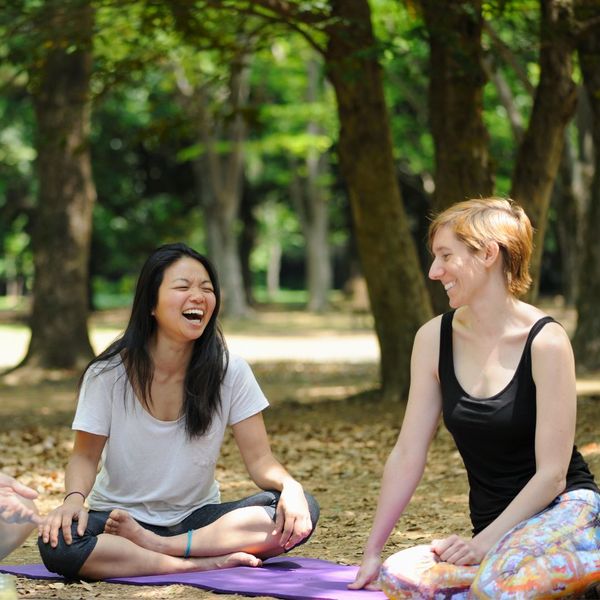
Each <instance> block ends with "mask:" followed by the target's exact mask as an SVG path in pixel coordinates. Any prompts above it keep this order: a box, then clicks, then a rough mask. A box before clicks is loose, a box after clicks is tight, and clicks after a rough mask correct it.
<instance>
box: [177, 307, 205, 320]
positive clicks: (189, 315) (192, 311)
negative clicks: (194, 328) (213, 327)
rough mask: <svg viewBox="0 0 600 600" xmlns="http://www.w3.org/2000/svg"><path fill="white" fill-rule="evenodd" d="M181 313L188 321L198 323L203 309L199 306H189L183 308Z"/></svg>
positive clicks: (202, 315)
mask: <svg viewBox="0 0 600 600" xmlns="http://www.w3.org/2000/svg"><path fill="white" fill-rule="evenodd" d="M182 314H183V316H184V317H185V318H186V319H187V320H188V321H194V322H195V323H199V322H200V321H202V319H203V317H204V311H203V310H201V309H199V308H189V309H188V310H184V311H183V313H182Z"/></svg>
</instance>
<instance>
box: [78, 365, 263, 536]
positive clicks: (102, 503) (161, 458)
mask: <svg viewBox="0 0 600 600" xmlns="http://www.w3.org/2000/svg"><path fill="white" fill-rule="evenodd" d="M114 362H115V363H116V364H117V366H116V367H114V368H108V369H105V367H106V366H107V363H106V362H101V363H96V364H95V365H93V366H92V367H91V368H90V369H89V370H88V372H87V373H86V376H85V379H84V381H83V385H82V388H81V392H80V394H79V402H78V405H77V411H76V413H75V420H74V421H73V429H74V430H79V431H86V432H88V433H93V434H96V435H103V436H107V437H108V439H107V440H106V445H105V447H104V451H103V453H102V460H101V470H100V472H99V474H98V476H97V477H96V483H95V484H94V488H93V490H92V492H91V494H90V496H89V498H88V504H89V506H90V508H91V509H93V510H112V509H113V508H122V509H125V510H127V511H128V512H129V513H130V514H131V515H132V516H133V517H134V518H135V519H137V520H139V521H142V522H144V523H149V524H152V525H163V526H169V525H175V524H177V523H180V522H181V521H182V520H183V519H185V518H186V517H187V516H188V515H190V514H191V513H192V512H194V510H196V509H197V508H200V507H201V506H204V505H205V504H214V503H217V502H219V501H220V493H219V484H218V483H217V481H216V480H215V466H216V463H217V460H218V458H219V452H220V449H221V443H222V441H223V435H224V433H225V428H226V427H227V425H235V424H236V423H239V422H240V421H243V420H244V419H247V418H248V417H251V416H252V415H255V414H256V413H259V412H260V411H262V410H264V409H265V408H266V407H267V406H268V405H269V403H268V401H267V399H266V398H265V396H264V394H263V393H262V391H261V389H260V387H259V385H258V383H257V381H256V379H255V378H254V375H253V373H252V371H251V369H250V367H249V366H248V364H247V363H246V362H245V361H244V360H243V359H242V358H240V357H238V356H235V355H230V357H229V366H228V368H227V373H226V375H225V378H224V380H223V383H222V384H221V410H220V411H217V412H216V414H215V415H214V417H213V421H212V424H211V426H210V428H209V430H208V431H207V432H206V433H205V434H204V435H203V436H201V437H199V438H194V439H192V440H190V439H189V438H188V437H187V435H186V432H185V422H184V419H183V418H180V419H178V420H177V421H159V420H158V419H155V418H154V417H153V416H152V415H150V414H149V413H148V412H147V411H146V410H145V409H144V408H143V406H142V404H141V403H140V402H139V400H137V398H135V396H134V393H133V388H132V387H131V385H130V383H129V380H128V378H127V375H126V373H125V367H124V366H123V364H122V362H121V360H120V359H118V358H117V359H114ZM103 369H104V370H103ZM125 394H126V395H125Z"/></svg>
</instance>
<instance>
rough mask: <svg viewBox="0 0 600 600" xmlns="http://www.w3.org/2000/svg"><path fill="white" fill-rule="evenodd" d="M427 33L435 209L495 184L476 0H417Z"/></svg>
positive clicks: (435, 291) (439, 301)
mask: <svg viewBox="0 0 600 600" xmlns="http://www.w3.org/2000/svg"><path fill="white" fill-rule="evenodd" d="M421 6H422V9H423V15H424V18H425V24H426V26H427V31H428V34H429V46H430V54H429V121H430V123H431V133H432V136H433V140H434V144H435V192H434V194H433V209H434V212H436V213H437V212H441V211H442V210H444V209H445V208H447V207H448V206H450V205H451V204H454V203H455V202H459V201H461V200H466V199H468V198H480V197H485V196H489V195H490V194H491V193H492V191H493V189H494V177H493V169H492V165H491V161H490V156H489V149H488V144H489V136H488V132H487V130H486V127H485V124H484V122H483V87H484V85H485V82H486V74H485V70H484V65H483V49H482V45H481V34H482V27H483V17H482V13H481V0H450V1H449V2H446V3H445V6H444V9H443V10H440V3H439V0H422V2H421ZM429 288H430V291H431V297H432V302H433V305H434V309H435V311H436V312H442V311H443V310H447V307H448V299H447V297H446V294H445V293H444V291H443V289H442V287H441V286H440V285H439V282H429Z"/></svg>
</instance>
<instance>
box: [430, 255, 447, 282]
mask: <svg viewBox="0 0 600 600" xmlns="http://www.w3.org/2000/svg"><path fill="white" fill-rule="evenodd" d="M443 273H444V269H443V268H442V266H441V265H440V264H439V263H438V260H437V258H434V259H433V262H432V263H431V267H429V279H433V280H434V281H435V280H436V279H440V278H441V277H442V275H443Z"/></svg>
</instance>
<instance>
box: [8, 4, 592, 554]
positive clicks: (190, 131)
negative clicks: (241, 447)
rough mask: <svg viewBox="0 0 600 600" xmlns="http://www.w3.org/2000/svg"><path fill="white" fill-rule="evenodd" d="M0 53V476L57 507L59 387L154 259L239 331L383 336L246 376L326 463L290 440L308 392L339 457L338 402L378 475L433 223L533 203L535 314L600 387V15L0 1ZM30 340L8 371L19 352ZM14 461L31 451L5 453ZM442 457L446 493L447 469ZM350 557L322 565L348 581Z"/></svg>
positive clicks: (430, 294)
mask: <svg viewBox="0 0 600 600" xmlns="http://www.w3.org/2000/svg"><path fill="white" fill-rule="evenodd" d="M0 56H1V58H2V60H1V62H0V249H1V250H0V317H1V320H2V323H0V336H2V338H3V341H2V345H3V347H4V348H3V352H5V351H6V350H5V349H6V348H8V353H9V354H10V353H11V352H12V353H14V361H12V362H11V361H10V360H9V361H8V362H7V363H6V365H4V366H10V367H11V369H9V372H8V373H7V374H6V375H5V376H4V378H3V383H2V384H1V386H0V395H2V396H3V398H4V400H5V402H4V406H3V409H2V414H3V415H5V416H6V417H9V418H10V419H12V421H11V422H10V424H11V426H10V427H9V426H8V423H9V422H8V421H7V424H6V425H7V426H6V427H4V428H3V430H4V431H5V437H3V438H2V441H3V447H2V455H0V462H2V464H1V465H0V468H9V470H12V472H14V473H15V474H17V475H21V474H23V473H27V472H28V470H29V471H31V469H32V465H35V469H34V471H35V476H36V477H37V479H36V480H35V481H34V483H39V484H40V485H42V487H43V488H44V489H46V490H47V491H48V493H50V494H51V495H52V494H59V493H60V492H59V490H58V484H57V478H58V480H60V475H56V473H58V472H59V470H60V467H59V466H58V463H59V462H60V460H63V459H64V458H65V455H64V452H65V451H66V450H65V448H67V447H68V443H69V442H68V441H64V440H66V439H67V437H68V428H67V426H68V415H69V414H70V411H71V410H72V402H71V400H72V398H71V396H68V397H69V398H70V400H69V401H68V402H67V401H66V400H65V394H66V392H65V390H66V389H67V387H65V386H70V388H72V389H74V388H73V385H74V379H73V378H74V377H75V373H77V372H78V370H79V369H80V368H81V366H82V365H83V364H85V363H86V362H87V361H88V360H89V359H90V357H91V356H92V354H93V352H94V350H97V349H98V348H97V347H96V348H93V343H92V342H93V340H92V337H91V335H90V334H91V331H92V329H91V327H90V323H91V324H92V325H94V326H97V325H98V324H99V323H103V322H104V323H106V322H108V321H111V320H112V321H116V325H115V326H116V327H120V326H122V324H123V322H124V319H126V311H127V308H128V306H129V303H130V300H131V296H132V290H133V286H134V284H135V277H136V274H137V273H138V271H139V268H140V266H141V263H142V262H143V260H144V258H145V257H146V256H147V254H148V253H149V252H150V251H151V250H152V249H153V248H154V247H156V246H157V245H159V244H161V243H165V242H170V241H179V240H182V241H185V242H187V243H188V244H190V245H191V246H193V247H195V248H196V249H198V250H200V251H202V252H206V253H207V254H208V255H209V256H210V257H211V258H212V259H213V260H214V262H215V263H216V265H217V267H218V270H219V273H220V275H221V284H222V287H223V292H224V317H225V325H226V333H227V334H229V333H236V332H240V331H241V332H244V331H246V332H249V333H254V334H256V335H261V334H264V333H265V330H266V329H269V328H273V331H274V334H275V335H279V336H282V335H285V334H286V333H288V334H289V333H290V332H292V333H297V334H298V336H306V335H307V334H308V335H309V336H310V332H311V331H313V332H314V331H317V330H320V331H327V333H328V335H329V336H330V337H333V338H338V341H339V340H342V342H343V341H344V340H346V339H347V338H345V337H344V336H346V335H348V334H349V333H361V332H362V333H365V334H370V335H372V336H373V338H374V340H375V343H376V346H377V351H376V353H375V355H374V356H375V357H374V358H373V357H371V359H370V360H371V362H369V363H368V364H361V365H358V366H356V365H355V366H353V367H352V368H351V369H347V368H344V367H343V365H340V364H339V363H340V361H343V360H344V356H345V354H344V353H341V354H340V355H339V356H338V357H337V361H336V358H335V357H330V358H329V362H330V364H328V365H326V364H323V363H321V364H320V366H319V367H318V368H317V367H314V366H307V365H308V363H302V364H301V367H299V366H298V362H297V361H296V362H295V363H294V364H292V363H286V366H285V368H281V365H279V366H277V367H274V368H273V369H270V368H267V367H265V366H264V365H263V367H257V370H258V373H259V376H260V377H259V380H260V382H261V384H263V385H265V386H266V387H267V388H269V390H271V391H272V392H273V394H274V395H275V400H277V399H280V400H282V401H283V400H286V399H287V400H290V402H291V404H290V405H289V410H290V411H291V412H290V413H288V412H283V413H276V414H279V415H280V416H279V417H275V419H274V424H275V425H274V426H275V428H276V430H278V431H279V432H280V433H283V435H284V438H285V435H287V434H288V433H289V432H290V429H289V428H290V427H292V428H293V427H298V428H300V429H298V431H296V432H295V433H294V430H293V429H292V430H291V433H290V435H296V434H297V435H298V436H299V437H298V439H296V440H295V443H296V444H300V446H298V447H300V448H304V449H305V450H307V451H308V455H309V456H311V452H313V451H316V450H319V451H320V452H321V453H322V454H321V457H322V461H325V460H327V457H331V456H332V454H331V450H330V449H328V448H327V447H326V445H325V444H326V443H325V441H323V440H321V441H316V440H315V439H313V440H312V442H311V438H310V436H309V439H308V440H306V439H301V438H302V433H301V432H304V435H305V437H306V430H305V429H302V427H303V425H302V423H301V422H300V423H298V422H297V421H298V419H299V416H300V415H299V414H297V413H295V412H294V411H308V409H307V407H306V402H305V401H306V399H310V398H311V397H312V398H316V397H318V398H319V402H316V403H315V406H312V409H314V410H317V411H319V410H323V411H325V413H324V414H326V415H327V416H328V418H331V419H333V421H332V423H331V427H332V430H331V431H329V433H328V436H329V443H330V445H331V444H333V447H335V440H336V439H338V438H336V435H338V434H339V436H340V439H343V438H344V435H345V433H344V432H346V433H347V432H348V429H347V427H349V425H348V422H344V418H342V417H341V416H340V415H339V403H340V401H342V402H345V406H346V411H347V414H346V416H345V418H346V419H350V416H349V415H355V416H356V422H355V423H354V425H355V426H356V428H357V429H356V430H354V429H352V431H353V432H354V433H353V434H352V435H355V436H357V438H356V439H360V440H363V442H361V444H362V445H360V444H359V446H360V447H361V448H362V449H363V452H361V453H359V455H356V456H355V458H356V460H357V461H360V460H373V462H372V463H369V465H368V467H367V471H366V472H367V473H370V474H372V473H373V472H374V471H375V470H377V467H374V466H373V465H375V464H376V462H377V461H379V460H381V461H382V460H383V457H384V456H385V453H386V451H387V450H388V449H389V446H385V444H382V448H381V449H379V447H378V448H377V451H375V450H373V452H375V454H376V455H377V456H376V457H375V458H376V459H377V460H375V458H373V456H372V454H370V452H371V451H370V450H369V448H371V449H373V448H374V446H373V443H371V442H368V441H367V437H368V435H369V424H368V422H369V419H368V418H367V417H366V416H365V411H370V415H371V417H373V418H375V416H378V417H382V418H384V419H387V422H388V423H389V418H388V417H389V411H390V410H392V409H390V408H389V407H390V406H395V407H397V408H395V409H394V413H395V414H396V413H398V414H401V407H402V403H403V401H404V400H405V398H406V391H407V387H408V370H409V369H408V366H409V359H410V350H411V347H412V340H413V337H414V333H415V331H416V330H417V328H418V327H419V326H420V325H421V324H422V323H423V322H424V321H426V320H427V319H428V318H430V317H431V316H432V315H433V314H437V313H439V312H442V311H443V310H445V309H446V307H447V303H446V299H445V297H444V295H443V293H442V290H441V288H439V286H438V288H439V289H438V288H435V287H434V286H431V285H430V284H429V283H428V282H427V278H426V273H427V269H428V265H429V261H430V258H429V255H428V252H427V248H426V244H425V238H426V230H427V224H428V220H429V218H430V215H431V214H432V213H435V212H436V211H439V210H441V209H443V208H445V207H446V206H448V205H450V204H452V203H453V202H455V201H457V200H461V199H464V198H468V197H480V196H489V195H499V196H504V197H511V198H513V199H515V200H516V201H517V202H519V203H520V204H522V205H523V206H524V208H525V209H526V211H527V212H528V214H529V215H530V217H531V219H532V221H533V224H534V226H535V228H536V239H535V242H536V250H535V254H534V261H533V275H534V282H535V284H534V288H533V290H532V291H531V293H530V296H529V300H530V301H532V302H537V303H539V304H544V306H546V307H547V308H548V310H550V311H554V312H555V314H557V315H558V316H559V317H561V316H562V317H564V318H565V321H566V324H567V326H568V331H569V333H570V334H571V336H572V341H573V345H574V349H575V353H576V358H577V364H578V369H579V372H580V375H585V374H588V375H589V374H590V373H591V374H594V372H597V371H598V364H599V363H598V360H599V358H598V357H599V356H600V311H598V310H597V306H598V300H599V299H600V287H599V286H600V245H599V244H598V241H597V235H598V234H597V231H600V167H599V160H600V152H599V151H598V148H599V147H600V0H539V1H537V0H535V1H534V0H495V1H491V2H483V1H480V0H451V1H448V2H440V1H438V0H371V1H370V2H369V1H367V0H312V1H311V0H297V1H291V0H290V1H285V0H243V1H242V0H204V1H201V0H119V1H117V0H46V1H44V0H4V2H3V6H2V10H0ZM115 311H116V312H115ZM119 311H120V312H119ZM90 315H92V320H91V321H90V320H89V318H90ZM24 331H26V332H27V336H26V337H25V338H24V339H25V342H24V347H23V348H22V349H23V360H22V362H21V361H20V358H21V354H20V350H21V347H19V349H17V347H16V346H13V342H12V340H14V339H15V338H14V337H11V336H12V335H17V336H19V335H21V334H22V333H23V332H24ZM19 339H20V340H22V339H23V338H19ZM297 339H300V338H297ZM369 339H370V338H369ZM365 340H367V338H364V337H363V338H360V339H357V340H355V343H356V344H357V345H359V344H366V343H370V342H369V341H368V340H367V341H365ZM20 343H22V342H20ZM276 343H277V342H274V344H276ZM17 363H18V364H17ZM271 366H273V365H271ZM349 371H352V373H350V372H349ZM278 376H279V380H277V377H278ZM274 379H275V380H277V381H274ZM52 381H58V383H55V384H53V383H49V382H52ZM334 381H336V382H337V383H338V384H339V385H338V387H337V388H336V389H337V390H338V391H337V392H331V389H332V387H333V382H334ZM60 382H63V383H60ZM65 382H66V383H65ZM324 382H326V383H327V386H324ZM346 384H347V385H346ZM53 386H54V387H53ZM270 386H273V387H272V388H271V387H270ZM319 388H321V389H322V388H325V389H328V390H329V392H327V393H325V397H323V395H319V392H318V391H316V390H317V389H319ZM367 388H371V389H373V390H375V391H373V392H372V393H367V392H365V390H366V389H367ZM580 389H581V388H580ZM587 389H588V392H584V393H583V394H582V396H581V400H582V401H583V402H585V406H584V415H587V416H588V417H589V419H591V421H589V420H587V421H586V422H585V423H584V424H583V425H582V427H584V429H585V431H584V438H585V440H587V442H586V443H587V444H588V446H587V447H586V448H587V452H588V458H589V457H592V459H593V460H595V459H594V457H595V456H596V455H597V454H596V453H597V450H596V449H595V448H596V446H594V443H595V442H594V441H593V437H594V435H595V436H596V437H597V432H598V413H597V404H598V403H597V401H594V396H595V394H596V392H590V391H589V389H590V388H587ZM592 389H593V388H592ZM340 390H341V392H340ZM299 392H304V393H305V397H304V398H303V399H302V398H299V396H298V393H299ZM353 393H354V394H355V397H354V399H353V398H349V399H347V397H348V396H352V394H353ZM328 394H329V395H328ZM356 394H358V395H356ZM365 394H366V395H365ZM325 400H329V401H332V402H333V403H334V407H333V408H331V407H330V408H328V409H326V408H324V407H326V406H329V404H327V402H325ZM297 402H299V403H300V405H301V406H297V405H296V404H295V403H297ZM352 407H354V408H352ZM281 410H284V408H283V405H282V408H281ZM327 410H330V412H331V414H329V413H327ZM586 411H590V412H586ZM310 414H312V413H309V412H306V413H302V419H304V420H305V421H306V422H305V425H306V423H310V422H312V419H313V417H310ZM334 417H336V418H334ZM278 419H279V421H278ZM286 419H288V420H291V424H290V423H289V422H288V421H286ZM302 419H300V421H302ZM394 419H395V420H398V417H397V416H396V417H394ZM286 422H287V423H288V424H287V425H286V424H285V423H286ZM314 422H315V423H320V422H322V421H321V419H319V418H318V417H314ZM277 423H279V425H277ZM354 425H353V427H354ZM48 427H50V428H52V427H57V429H52V431H51V432H50V433H49V430H48V429H47V428H48ZM32 428H33V429H32ZM336 428H337V429H336ZM9 429H10V431H9ZM335 431H337V432H338V434H335ZM585 432H587V433H585ZM594 432H595V433H594ZM370 434H373V432H372V431H371V432H370ZM392 434H393V432H392ZM2 435H4V434H2ZM376 435H377V436H379V438H380V439H387V437H389V435H387V434H386V435H387V437H386V436H384V435H383V434H382V432H381V431H380V430H377V432H376ZM11 436H12V437H11ZM27 436H30V437H29V438H28V437H27ZM365 436H366V437H365ZM351 437H352V436H351ZM392 438H393V435H392V437H390V440H388V442H389V443H392V442H391V440H392ZM442 438H443V436H442ZM15 440H18V442H15ZM27 440H29V442H27ZM49 440H50V441H49ZM585 440H584V441H585ZM311 443H312V446H311ZM440 443H441V444H442V447H443V448H445V447H444V446H443V443H444V442H443V439H442V442H440ZM11 444H12V445H13V446H14V445H15V444H16V446H18V447H19V448H21V449H23V448H27V447H32V446H33V447H35V448H37V449H38V450H39V452H38V454H36V455H35V456H36V458H34V461H33V463H32V462H31V461H29V459H25V458H23V455H22V452H20V453H18V456H17V455H15V456H16V458H15V457H14V456H13V458H10V456H12V455H11V452H12V450H11V451H9V450H8V448H9V445H11ZM306 444H308V447H307V446H306ZM321 444H323V445H321ZM340 444H341V447H344V448H345V451H346V452H347V451H349V450H348V448H346V447H345V445H344V444H345V443H344V442H340ZM11 447H12V446H11ZM281 447H282V449H283V448H285V445H282V446H281ZM282 451H284V452H286V450H282ZM49 453H50V454H49ZM380 454H381V456H380ZM433 454H434V456H435V455H436V451H435V449H434V453H433ZM50 455H51V456H50ZM367 455H368V458H363V457H364V456H367ZM439 456H440V457H446V460H444V461H443V464H442V465H438V466H437V467H436V468H434V472H437V473H438V475H439V473H440V469H442V470H444V472H445V473H446V476H445V477H446V479H445V481H446V483H445V485H446V486H447V485H450V486H451V485H452V484H448V483H447V481H448V477H450V479H452V478H453V477H454V476H457V475H458V474H459V473H460V465H458V466H457V465H456V464H455V463H454V462H453V460H454V459H452V460H450V459H448V458H447V456H448V451H447V449H444V450H443V451H442V450H440V451H439ZM43 458H45V460H46V462H47V464H46V465H45V466H44V467H42V466H41V465H40V461H41V460H42V459H43ZM59 459H60V460H59ZM11 461H12V462H11ZM53 461H56V462H53ZM315 461H316V458H315ZM309 462H310V460H309ZM334 463H335V464H338V462H336V461H334ZM48 464H50V466H48ZM311 464H312V463H311ZM315 465H316V462H315V464H313V466H311V467H306V468H307V473H308V476H309V477H310V476H311V474H313V475H314V473H316V471H315V469H316V466H315ZM356 468H358V467H356ZM48 469H50V471H51V472H52V473H54V475H53V476H51V475H50V474H49V472H48ZM436 469H437V471H436ZM44 473H45V474H44ZM314 476H315V477H316V475H314ZM329 476H330V477H329V479H328V480H327V482H326V479H323V480H321V479H320V480H319V482H318V483H317V484H316V486H317V488H318V487H319V486H321V487H323V486H331V485H332V484H331V473H329ZM440 477H441V476H440ZM334 479H335V478H334ZM40 482H41V483H40ZM44 482H45V483H44ZM346 484H347V482H345V483H344V481H341V482H340V486H342V487H343V486H344V485H346ZM373 485H374V482H373V481H372V479H371V481H370V488H372V487H373ZM457 485H460V484H457ZM365 486H367V483H366V482H365ZM370 488H369V489H370ZM341 489H342V488H340V491H341ZM365 489H367V488H365ZM448 489H449V488H447V487H446V488H445V490H446V493H445V496H446V498H452V497H455V498H459V500H457V502H458V504H459V510H458V511H457V515H458V514H461V515H462V517H463V518H464V505H462V504H461V502H463V500H464V498H463V497H462V496H460V494H458V493H457V494H454V496H453V494H452V493H451V492H449V491H448ZM461 489H462V488H461ZM461 493H462V492H461ZM358 497H360V498H363V500H364V501H365V502H366V497H367V496H366V492H365V493H362V495H361V493H359V494H358ZM333 498H335V494H333ZM460 498H462V500H461V499H460ZM332 506H334V505H332ZM338 510H341V509H338ZM348 510H350V512H352V510H351V509H348ZM349 518H350V517H349ZM447 522H448V523H453V522H454V521H453V520H452V519H448V521H447ZM415 523H416V521H415ZM344 524H345V522H344ZM415 526H416V525H415ZM357 527H362V528H363V529H364V527H366V524H363V523H362V522H361V524H360V525H357ZM337 535H338V536H339V535H343V533H342V530H341V529H340V531H337ZM416 535H417V537H418V536H422V535H424V532H423V531H422V530H421V529H419V531H418V533H417V534H416ZM414 537H415V536H414V535H413V538H414ZM405 541H406V539H405V540H404V542H405ZM353 544H354V545H352V543H350V547H351V548H352V549H353V550H352V552H353V554H352V558H348V557H341V556H338V555H335V553H334V554H331V555H330V557H331V558H332V559H338V560H356V557H357V556H358V553H359V545H357V544H359V542H358V541H356V540H355V541H354V542H353ZM354 546H356V547H354ZM346 547H348V546H346Z"/></svg>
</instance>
